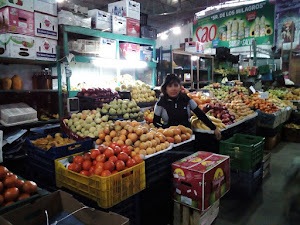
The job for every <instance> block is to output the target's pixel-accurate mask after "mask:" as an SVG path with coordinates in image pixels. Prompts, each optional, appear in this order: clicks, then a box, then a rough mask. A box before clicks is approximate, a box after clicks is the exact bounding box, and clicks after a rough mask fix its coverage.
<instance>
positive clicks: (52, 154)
mask: <svg viewBox="0 0 300 225" xmlns="http://www.w3.org/2000/svg"><path fill="white" fill-rule="evenodd" d="M66 138H67V135H66V134H65V133H53V134H48V135H47V134H46V135H40V136H35V137H31V138H27V139H26V144H25V146H26V151H27V162H28V163H27V170H28V173H29V176H30V177H31V179H32V180H34V181H35V182H37V183H38V185H39V186H40V187H43V188H48V189H51V190H53V189H55V164H54V160H55V159H58V158H61V157H63V156H68V155H71V154H75V153H78V152H81V151H86V150H89V149H91V148H92V145H93V142H92V139H90V138H88V139H86V140H82V141H74V140H72V143H71V144H69V143H66V144H65V145H62V146H61V145H59V146H57V147H55V146H56V144H57V143H58V142H59V141H61V140H62V139H64V140H66ZM68 140H69V141H70V140H71V139H68ZM48 144H49V145H51V146H49V147H50V148H48V147H47V145H48ZM52 145H53V147H52Z"/></svg>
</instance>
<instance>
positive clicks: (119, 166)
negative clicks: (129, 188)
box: [116, 160, 125, 171]
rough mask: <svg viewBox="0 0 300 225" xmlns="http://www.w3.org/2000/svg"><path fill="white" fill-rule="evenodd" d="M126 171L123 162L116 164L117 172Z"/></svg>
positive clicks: (119, 161)
mask: <svg viewBox="0 0 300 225" xmlns="http://www.w3.org/2000/svg"><path fill="white" fill-rule="evenodd" d="M124 169H125V163H124V162H123V161H122V160H118V161H117V162H116V170H117V171H122V170H124Z"/></svg>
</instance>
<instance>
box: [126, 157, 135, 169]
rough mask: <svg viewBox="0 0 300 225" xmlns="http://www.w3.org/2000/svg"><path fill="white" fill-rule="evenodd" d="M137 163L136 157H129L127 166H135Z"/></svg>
mask: <svg viewBox="0 0 300 225" xmlns="http://www.w3.org/2000/svg"><path fill="white" fill-rule="evenodd" d="M135 165H136V162H135V161H134V159H128V161H127V162H126V166H128V167H129V168H130V167H133V166H135Z"/></svg>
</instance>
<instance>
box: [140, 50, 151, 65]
mask: <svg viewBox="0 0 300 225" xmlns="http://www.w3.org/2000/svg"><path fill="white" fill-rule="evenodd" d="M140 56H141V57H140V59H141V60H142V61H147V62H151V61H152V51H151V50H147V49H142V48H141V51H140Z"/></svg>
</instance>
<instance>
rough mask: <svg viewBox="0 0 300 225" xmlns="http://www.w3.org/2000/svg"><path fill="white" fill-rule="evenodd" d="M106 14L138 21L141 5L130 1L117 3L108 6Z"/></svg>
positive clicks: (124, 0) (125, 0)
mask: <svg viewBox="0 0 300 225" xmlns="http://www.w3.org/2000/svg"><path fill="white" fill-rule="evenodd" d="M108 12H110V13H111V14H113V15H116V16H122V17H128V18H132V19H136V20H140V12H141V4H140V3H138V2H135V1H130V0H123V1H118V2H114V3H110V4H108Z"/></svg>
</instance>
